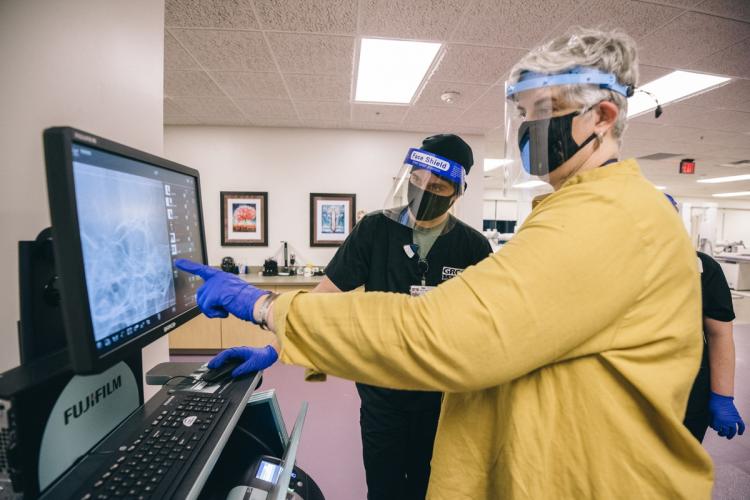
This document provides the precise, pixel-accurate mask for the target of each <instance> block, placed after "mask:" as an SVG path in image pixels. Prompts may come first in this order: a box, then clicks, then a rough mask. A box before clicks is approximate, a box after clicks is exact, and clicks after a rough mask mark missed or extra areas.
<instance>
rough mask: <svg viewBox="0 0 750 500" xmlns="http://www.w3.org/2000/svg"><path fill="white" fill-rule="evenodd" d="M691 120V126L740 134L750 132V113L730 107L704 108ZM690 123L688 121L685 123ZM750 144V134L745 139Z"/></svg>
mask: <svg viewBox="0 0 750 500" xmlns="http://www.w3.org/2000/svg"><path fill="white" fill-rule="evenodd" d="M702 111H703V112H702V113H701V114H699V115H696V116H695V118H694V119H693V120H691V121H690V126H693V127H697V128H704V129H710V130H725V131H727V132H736V133H740V134H750V113H746V112H742V111H732V110H728V109H718V110H712V111H708V110H702ZM684 125H688V123H684ZM745 140H746V141H747V144H750V136H749V137H746V139H745Z"/></svg>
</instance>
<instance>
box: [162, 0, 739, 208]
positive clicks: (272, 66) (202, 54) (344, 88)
mask: <svg viewBox="0 0 750 500" xmlns="http://www.w3.org/2000/svg"><path fill="white" fill-rule="evenodd" d="M165 24H166V33H165V61H164V70H165V72H164V74H165V82H164V89H165V101H164V119H165V123H166V124H168V125H234V126H237V125H239V126H242V125H246V126H262V127H312V128H351V129H372V130H396V131H418V132H425V133H429V132H446V131H450V132H457V133H464V134H485V135H486V136H487V137H488V150H489V151H490V153H491V154H495V155H500V154H502V150H501V148H500V147H499V145H500V144H501V140H500V138H501V137H502V135H503V134H502V129H501V128H502V116H503V99H502V89H503V81H504V79H505V77H506V75H507V72H508V70H509V69H510V67H511V66H512V65H513V63H514V62H515V61H516V60H517V59H518V58H519V57H520V56H522V55H523V54H524V53H525V52H526V51H527V50H528V49H529V48H531V47H533V46H536V45H537V44H539V43H540V42H542V41H544V40H545V39H549V38H551V37H553V36H556V35H559V34H561V33H563V32H565V31H566V30H567V29H568V27H569V26H572V25H585V26H601V27H605V28H614V27H618V28H622V29H623V30H625V31H626V32H628V33H629V34H630V35H631V36H633V37H634V38H635V39H636V41H637V42H638V44H639V48H640V55H641V62H642V63H643V64H641V81H642V82H644V81H650V80H653V79H655V78H658V77H660V76H663V75H665V74H667V73H669V72H670V71H672V70H674V69H688V70H694V71H702V72H707V73H716V74H724V75H728V76H731V77H733V78H734V79H735V80H733V81H732V82H731V83H730V84H729V85H726V86H724V87H722V88H720V89H718V90H715V91H711V92H708V93H706V94H704V95H701V96H697V97H694V98H691V99H688V100H686V101H684V102H682V103H676V104H673V105H670V106H665V108H664V115H663V116H662V117H661V118H659V119H658V120H654V118H653V116H652V115H647V116H641V117H638V118H636V119H634V120H632V121H631V123H630V126H629V130H628V132H626V138H625V142H624V149H625V151H624V153H626V154H629V155H633V156H644V155H647V154H652V153H659V152H672V153H677V154H679V155H681V157H693V158H696V160H697V161H698V171H699V173H701V174H705V175H708V176H714V175H720V174H716V172H721V171H725V170H730V171H731V172H732V173H735V174H736V173H738V172H737V171H738V169H737V168H733V167H720V166H718V165H719V164H722V163H727V162H731V161H737V160H742V159H750V57H748V53H750V0H545V1H533V2H532V1H525V0H284V1H278V0H166V13H165ZM362 37H387V38H396V39H406V40H422V41H437V42H440V43H442V44H443V46H444V48H443V49H442V51H441V53H440V55H439V58H438V60H437V62H436V64H435V65H434V67H433V68H432V69H431V72H430V73H428V76H427V77H426V78H425V81H424V82H423V85H422V86H421V88H420V89H419V91H418V92H417V95H416V96H415V98H414V102H413V104H411V105H381V104H362V103H356V102H354V101H353V91H354V80H355V73H356V57H357V51H358V40H359V39H360V38H362ZM446 91H455V92H459V93H460V97H459V99H458V100H457V101H456V102H455V103H453V104H450V105H448V104H446V103H444V102H443V101H441V99H440V95H441V94H443V93H444V92H446ZM678 159H679V157H678ZM676 163H677V160H675V159H667V160H660V161H650V160H644V161H643V162H642V166H643V168H644V171H645V172H646V174H647V175H648V176H649V178H652V180H655V182H656V179H663V183H665V184H667V185H669V186H670V189H672V188H673V186H674V188H675V189H676V190H677V191H680V194H683V195H686V196H687V195H689V196H705V195H706V194H708V193H710V192H716V190H717V186H716V185H705V184H697V183H695V182H694V178H692V177H690V176H677V175H675V172H676ZM744 168H745V169H747V168H748V167H744ZM667 170H668V171H667ZM726 175H729V174H726ZM667 181H668V182H667ZM493 182H496V181H494V180H490V184H492V183H493ZM740 184H741V183H736V184H734V185H723V186H721V188H724V187H726V186H731V187H732V190H737V191H740V190H742V191H747V190H750V182H748V183H747V184H742V185H740ZM735 187H736V188H737V189H734V188H735Z"/></svg>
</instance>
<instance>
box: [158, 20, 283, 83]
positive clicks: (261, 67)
mask: <svg viewBox="0 0 750 500" xmlns="http://www.w3.org/2000/svg"><path fill="white" fill-rule="evenodd" d="M171 31H172V33H173V34H174V36H175V38H177V39H178V40H179V41H180V42H182V44H183V45H184V46H185V48H186V49H187V50H188V52H190V53H191V54H192V55H193V57H195V58H196V59H197V60H198V62H199V63H201V65H202V66H203V67H204V68H205V69H208V70H227V71H255V72H258V73H273V72H275V71H276V66H275V65H274V63H273V59H272V58H271V53H270V51H269V50H268V46H267V45H266V42H265V40H264V39H263V34H262V33H260V32H255V31H221V30H189V29H172V30H171Z"/></svg>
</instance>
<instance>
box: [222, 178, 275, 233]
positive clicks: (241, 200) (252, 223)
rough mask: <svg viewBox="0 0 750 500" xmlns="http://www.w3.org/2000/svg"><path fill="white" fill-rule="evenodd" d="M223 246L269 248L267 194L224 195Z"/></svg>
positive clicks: (229, 193) (223, 193)
mask: <svg viewBox="0 0 750 500" xmlns="http://www.w3.org/2000/svg"><path fill="white" fill-rule="evenodd" d="M219 196H220V197H221V245H222V246H238V247H239V246H243V247H245V246H246V247H252V246H257V247H267V246H268V193H250V192H241V191H222V192H221V193H220V194H219Z"/></svg>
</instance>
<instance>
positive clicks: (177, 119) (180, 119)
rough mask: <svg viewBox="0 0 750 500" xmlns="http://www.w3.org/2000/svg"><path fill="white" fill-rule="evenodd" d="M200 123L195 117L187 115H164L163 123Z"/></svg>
mask: <svg viewBox="0 0 750 500" xmlns="http://www.w3.org/2000/svg"><path fill="white" fill-rule="evenodd" d="M200 123H201V122H200V121H199V120H198V119H197V118H193V117H192V116H188V115H175V116H166V115H164V125H200Z"/></svg>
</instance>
